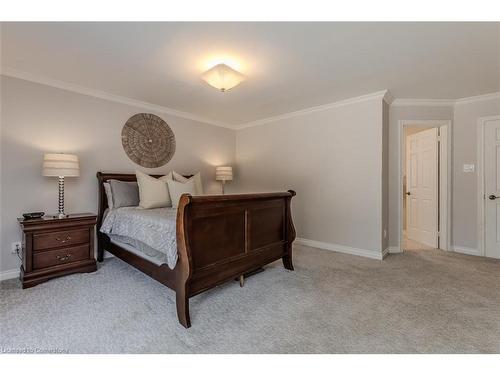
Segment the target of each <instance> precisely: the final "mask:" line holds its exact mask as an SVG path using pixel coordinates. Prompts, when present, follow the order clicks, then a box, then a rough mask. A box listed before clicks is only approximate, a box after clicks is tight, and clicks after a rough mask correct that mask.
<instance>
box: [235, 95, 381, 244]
mask: <svg viewBox="0 0 500 375" xmlns="http://www.w3.org/2000/svg"><path fill="white" fill-rule="evenodd" d="M236 145H237V166H238V171H239V175H238V177H237V180H236V181H235V182H237V184H238V185H237V186H235V188H237V189H238V190H239V191H267V190H283V189H294V190H296V191H297V196H296V197H295V198H294V200H293V217H294V222H295V225H296V228H297V235H298V237H302V238H306V239H311V240H315V241H320V242H325V243H331V244H340V245H345V246H349V247H353V248H358V249H366V250H371V251H373V252H377V253H379V254H380V252H381V250H382V233H381V232H382V230H381V228H382V226H383V222H382V199H381V197H382V195H383V192H382V100H381V99H371V100H367V101H364V102H359V103H356V104H349V105H345V106H341V107H336V108H332V109H328V110H324V111H320V112H314V113H309V114H304V115H301V116H297V117H293V118H289V119H284V120H278V121H275V122H273V123H269V124H265V125H262V126H256V127H252V128H247V129H243V130H240V131H238V132H237V135H236Z"/></svg>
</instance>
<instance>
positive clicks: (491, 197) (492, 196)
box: [488, 194, 500, 201]
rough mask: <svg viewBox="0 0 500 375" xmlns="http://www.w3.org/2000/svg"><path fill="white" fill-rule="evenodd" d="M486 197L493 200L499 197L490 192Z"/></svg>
mask: <svg viewBox="0 0 500 375" xmlns="http://www.w3.org/2000/svg"><path fill="white" fill-rule="evenodd" d="M488 198H490V200H492V201H494V200H495V199H497V198H500V197H497V196H495V195H493V194H491V195H490V196H489V197H488Z"/></svg>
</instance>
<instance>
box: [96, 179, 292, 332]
mask: <svg viewBox="0 0 500 375" xmlns="http://www.w3.org/2000/svg"><path fill="white" fill-rule="evenodd" d="M97 177H98V179H99V182H100V184H99V185H100V188H99V192H100V201H99V202H100V207H99V218H98V229H99V228H100V226H101V224H102V215H103V213H104V209H105V208H106V206H107V202H106V197H105V193H104V188H103V185H102V183H103V182H105V181H107V180H110V179H113V178H114V179H119V180H124V181H133V180H135V176H134V175H117V174H103V173H98V174H97ZM294 195H295V192H294V191H292V190H289V191H288V192H280V193H263V194H241V195H240V194H238V195H213V196H191V195H189V194H184V195H182V197H181V199H180V201H179V206H178V210H177V251H178V256H179V258H178V262H177V264H176V266H175V268H174V269H173V270H171V269H169V268H168V267H167V266H166V265H162V266H157V265H155V264H153V263H151V262H149V261H147V260H145V259H143V258H141V257H139V256H137V255H135V254H132V253H130V252H128V251H126V250H125V249H123V248H121V247H120V246H117V245H115V244H113V243H111V242H110V241H109V237H108V236H106V235H105V234H102V233H98V239H99V242H98V249H99V250H98V260H101V261H102V255H103V251H104V249H106V250H108V251H109V252H111V253H112V254H114V255H115V256H117V257H119V258H121V259H122V260H124V261H126V262H127V263H129V264H131V265H133V266H134V267H136V268H137V269H139V270H141V271H143V272H144V273H146V274H148V275H149V276H151V277H152V278H154V279H156V280H158V281H160V282H161V283H163V284H164V285H167V286H168V287H170V288H172V289H173V290H175V292H176V304H177V315H178V318H179V322H180V323H181V324H182V325H183V326H184V327H186V328H187V327H189V326H190V325H191V322H190V316H189V298H190V297H192V296H194V295H196V294H198V293H201V292H203V291H205V290H208V289H210V288H213V287H215V286H217V285H220V284H222V283H224V282H226V281H229V280H233V279H234V278H235V277H237V276H240V275H243V274H244V273H247V272H249V271H252V270H255V269H257V268H259V267H262V266H264V265H266V264H268V263H271V262H273V261H275V260H278V259H282V261H283V265H284V267H285V268H286V269H289V270H293V264H292V243H293V241H294V239H295V229H294V226H293V222H292V215H291V209H290V203H291V199H292V197H293V196H294Z"/></svg>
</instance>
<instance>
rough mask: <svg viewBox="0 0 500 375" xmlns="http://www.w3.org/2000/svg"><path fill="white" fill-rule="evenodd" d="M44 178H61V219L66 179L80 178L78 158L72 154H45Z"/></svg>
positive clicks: (64, 215) (61, 216)
mask: <svg viewBox="0 0 500 375" xmlns="http://www.w3.org/2000/svg"><path fill="white" fill-rule="evenodd" d="M42 176H46V177H59V218H60V219H62V218H64V217H66V214H65V213H64V177H78V176H80V165H79V163H78V156H76V155H71V154H45V155H44V156H43V168H42Z"/></svg>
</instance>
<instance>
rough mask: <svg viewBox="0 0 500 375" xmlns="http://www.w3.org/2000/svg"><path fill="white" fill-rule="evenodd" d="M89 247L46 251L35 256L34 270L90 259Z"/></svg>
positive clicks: (82, 246)
mask: <svg viewBox="0 0 500 375" xmlns="http://www.w3.org/2000/svg"><path fill="white" fill-rule="evenodd" d="M89 258H90V256H89V245H88V244H86V245H81V246H75V247H68V248H62V249H58V250H50V251H44V252H40V253H34V254H33V268H34V269H40V268H47V267H52V266H57V265H59V264H66V263H71V262H75V261H77V260H84V259H89Z"/></svg>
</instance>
